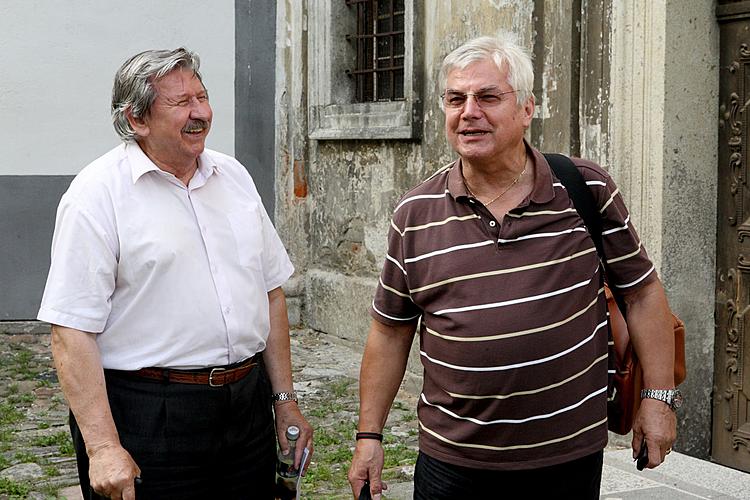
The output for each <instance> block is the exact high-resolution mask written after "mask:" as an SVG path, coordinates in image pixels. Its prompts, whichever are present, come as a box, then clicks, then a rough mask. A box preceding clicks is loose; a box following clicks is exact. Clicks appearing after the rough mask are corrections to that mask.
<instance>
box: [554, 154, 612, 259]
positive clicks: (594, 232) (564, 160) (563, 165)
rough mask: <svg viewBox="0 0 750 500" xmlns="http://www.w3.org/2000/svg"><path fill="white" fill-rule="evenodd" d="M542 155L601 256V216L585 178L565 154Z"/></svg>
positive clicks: (602, 255)
mask: <svg viewBox="0 0 750 500" xmlns="http://www.w3.org/2000/svg"><path fill="white" fill-rule="evenodd" d="M544 157H545V158H546V159H547V162H548V163H549V166H550V167H552V171H553V172H554V173H555V176H556V177H557V178H558V179H560V182H562V185H563V186H565V189H567V190H568V196H570V199H571V200H572V201H573V206H575V208H576V210H577V211H578V215H580V216H581V218H582V219H583V222H584V224H586V227H587V228H588V230H589V234H590V235H591V239H592V240H594V245H595V246H596V250H597V252H599V256H600V257H602V258H603V257H604V253H603V252H602V218H601V216H600V215H599V209H598V208H597V206H596V201H595V200H594V195H593V194H591V190H590V189H589V187H588V186H587V185H586V180H585V179H584V178H583V175H581V172H580V171H579V170H578V167H576V166H575V164H574V163H573V162H572V161H571V159H570V158H568V157H567V156H565V155H561V154H557V153H544Z"/></svg>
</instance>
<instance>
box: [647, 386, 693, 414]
mask: <svg viewBox="0 0 750 500" xmlns="http://www.w3.org/2000/svg"><path fill="white" fill-rule="evenodd" d="M646 398H648V399H656V400H657V401H661V402H663V403H665V404H666V405H667V406H669V407H670V408H671V409H672V410H674V411H676V410H677V408H679V407H680V406H682V403H683V401H684V399H683V396H682V393H681V392H680V390H679V389H641V399H646Z"/></svg>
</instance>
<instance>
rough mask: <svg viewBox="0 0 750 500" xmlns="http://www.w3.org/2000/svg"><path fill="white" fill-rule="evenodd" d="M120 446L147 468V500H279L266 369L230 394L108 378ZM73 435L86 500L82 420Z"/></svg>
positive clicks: (143, 488) (141, 489) (140, 489)
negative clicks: (275, 496)
mask: <svg viewBox="0 0 750 500" xmlns="http://www.w3.org/2000/svg"><path fill="white" fill-rule="evenodd" d="M105 378H106V382H107V394H108V396H109V404H110V407H111V409H112V415H113V417H114V421H115V425H116V426H117V431H118V433H119V435H120V442H121V443H122V445H123V447H124V448H125V449H126V450H127V451H128V452H129V453H130V454H131V456H132V457H133V459H134V460H135V462H136V463H137V464H138V466H139V467H140V468H141V479H142V484H141V485H138V486H136V497H137V498H138V500H143V499H159V500H168V499H180V500H184V499H201V500H205V499H208V498H221V499H262V500H265V499H272V498H273V485H274V480H275V464H276V438H275V431H274V421H273V414H272V409H271V388H270V383H269V382H268V378H267V376H266V374H265V371H264V369H263V365H262V364H261V365H259V366H256V367H255V369H253V371H252V372H250V374H249V375H247V376H246V377H245V378H244V379H242V380H240V381H238V382H235V383H234V384H231V385H225V386H223V387H209V386H208V385H192V384H176V383H162V382H158V381H150V380H147V379H142V378H135V377H133V376H132V375H124V374H123V372H116V371H108V370H106V371H105ZM70 428H71V433H72V435H73V442H74V444H75V448H76V459H77V462H78V474H79V476H80V480H81V490H82V492H83V497H84V499H88V500H94V499H99V498H101V497H99V496H98V495H96V494H95V493H94V492H93V491H92V490H91V487H90V485H89V476H88V467H89V463H88V457H87V455H86V448H85V444H84V442H83V439H82V436H81V433H80V430H79V429H78V425H77V424H76V421H75V418H74V417H73V415H72V414H71V416H70Z"/></svg>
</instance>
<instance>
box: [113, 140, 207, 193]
mask: <svg viewBox="0 0 750 500" xmlns="http://www.w3.org/2000/svg"><path fill="white" fill-rule="evenodd" d="M125 154H126V155H127V157H128V161H129V163H130V173H131V175H132V178H133V184H135V183H136V182H137V181H138V179H140V178H141V177H142V176H143V175H144V174H146V173H148V172H153V171H159V170H160V169H159V167H157V166H156V164H155V163H154V162H152V161H151V159H150V158H149V157H148V156H146V153H144V152H143V150H142V149H141V146H140V145H138V143H137V142H127V143H125ZM218 171H219V167H218V165H217V164H216V162H215V161H214V159H213V158H212V157H211V155H210V154H209V153H208V152H206V150H205V149H204V150H203V152H202V153H201V154H200V156H199V157H198V171H197V172H196V175H200V176H201V177H202V178H203V179H208V178H209V177H210V176H211V174H213V173H214V172H218Z"/></svg>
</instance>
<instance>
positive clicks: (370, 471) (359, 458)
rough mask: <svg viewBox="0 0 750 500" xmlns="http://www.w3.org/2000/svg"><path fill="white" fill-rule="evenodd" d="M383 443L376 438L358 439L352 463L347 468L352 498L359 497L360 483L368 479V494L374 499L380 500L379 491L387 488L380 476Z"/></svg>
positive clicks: (362, 483) (381, 471)
mask: <svg viewBox="0 0 750 500" xmlns="http://www.w3.org/2000/svg"><path fill="white" fill-rule="evenodd" d="M383 460H384V455H383V444H382V443H381V442H380V441H378V440H377V439H360V440H359V441H357V447H356V448H355V449H354V457H353V458H352V465H351V467H350V468H349V484H350V485H351V486H352V493H353V494H354V498H355V500H356V499H359V493H360V492H361V491H362V485H364V484H365V481H366V480H369V481H370V495H372V498H373V499H374V500H380V493H381V492H382V491H383V490H387V489H388V485H386V484H385V483H384V482H383V481H382V478H381V474H382V473H383Z"/></svg>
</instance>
